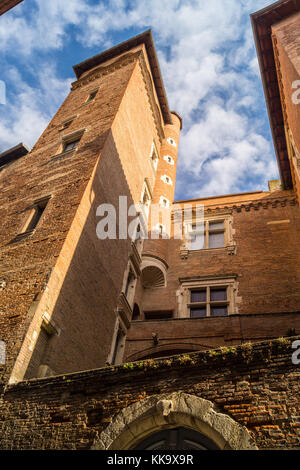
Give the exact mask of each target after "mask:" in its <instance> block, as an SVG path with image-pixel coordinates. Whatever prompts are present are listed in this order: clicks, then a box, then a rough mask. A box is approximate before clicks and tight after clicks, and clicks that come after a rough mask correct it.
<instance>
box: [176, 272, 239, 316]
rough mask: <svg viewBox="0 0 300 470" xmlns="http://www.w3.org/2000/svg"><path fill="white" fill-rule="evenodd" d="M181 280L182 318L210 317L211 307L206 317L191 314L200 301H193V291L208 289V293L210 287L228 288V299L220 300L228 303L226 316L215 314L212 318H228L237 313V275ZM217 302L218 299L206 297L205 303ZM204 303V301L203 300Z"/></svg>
mask: <svg viewBox="0 0 300 470" xmlns="http://www.w3.org/2000/svg"><path fill="white" fill-rule="evenodd" d="M180 281H181V288H180V293H179V294H180V295H179V296H178V300H179V305H178V316H179V317H180V318H190V319H191V320H202V319H204V318H208V317H210V308H208V309H207V314H206V317H200V318H192V317H191V316H190V309H191V308H193V306H194V307H197V306H198V305H200V303H197V302H191V292H192V291H197V290H204V289H206V292H207V295H208V292H210V289H218V288H219V289H223V288H225V289H226V293H227V299H226V301H220V305H221V304H225V303H226V304H227V315H224V316H219V317H218V316H214V317H210V318H215V319H218V318H220V319H221V318H226V317H228V316H230V315H234V314H236V313H237V296H236V294H237V287H238V283H237V280H236V276H235V275H229V276H224V277H221V276H215V277H210V278H209V277H208V278H200V277H199V278H192V279H188V280H180ZM208 302H209V304H215V305H216V304H217V303H218V302H217V301H211V300H210V299H208V298H206V302H205V304H206V305H207V304H208ZM201 303H202V302H201Z"/></svg>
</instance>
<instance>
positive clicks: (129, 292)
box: [122, 260, 140, 309]
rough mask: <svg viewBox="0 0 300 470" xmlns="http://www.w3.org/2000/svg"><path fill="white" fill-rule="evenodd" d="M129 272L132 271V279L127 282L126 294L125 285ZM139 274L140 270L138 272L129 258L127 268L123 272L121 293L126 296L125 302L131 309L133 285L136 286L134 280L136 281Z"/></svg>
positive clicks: (133, 292)
mask: <svg viewBox="0 0 300 470" xmlns="http://www.w3.org/2000/svg"><path fill="white" fill-rule="evenodd" d="M130 272H132V274H133V277H134V279H133V280H132V281H131V283H130V284H129V286H128V289H127V295H126V286H127V281H128V276H129V273H130ZM139 275H140V271H139V272H138V271H137V269H136V266H135V264H134V263H133V262H132V261H131V260H129V262H128V264H127V268H126V270H125V273H124V277H123V286H122V294H123V295H124V296H125V297H126V299H127V302H128V304H129V306H130V308H131V309H132V308H133V301H134V294H135V287H136V282H137V279H138V277H139Z"/></svg>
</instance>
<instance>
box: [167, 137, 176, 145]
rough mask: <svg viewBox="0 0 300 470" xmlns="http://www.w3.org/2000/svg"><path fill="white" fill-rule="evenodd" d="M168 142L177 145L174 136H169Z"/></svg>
mask: <svg viewBox="0 0 300 470" xmlns="http://www.w3.org/2000/svg"><path fill="white" fill-rule="evenodd" d="M167 142H168V144H170V145H172V147H177V144H176V142H175V139H172V137H168V138H167Z"/></svg>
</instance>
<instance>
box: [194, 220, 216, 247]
mask: <svg viewBox="0 0 300 470" xmlns="http://www.w3.org/2000/svg"><path fill="white" fill-rule="evenodd" d="M189 236H190V250H203V249H210V248H222V247H224V246H225V221H224V220H218V221H209V220H205V221H204V225H203V228H202V229H201V230H197V229H196V226H195V225H192V226H191V230H189Z"/></svg>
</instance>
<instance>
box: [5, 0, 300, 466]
mask: <svg viewBox="0 0 300 470" xmlns="http://www.w3.org/2000/svg"><path fill="white" fill-rule="evenodd" d="M299 10H300V0H281V1H279V2H276V3H275V4H273V5H271V6H269V7H267V8H266V9H264V10H262V11H259V12H257V13H255V14H253V15H252V23H253V29H254V36H255V40H256V46H257V51H258V57H259V61H260V67H261V72H262V79H263V84H264V89H265V94H266V101H267V107H268V111H269V116H270V123H271V130H272V134H273V138H274V144H275V151H276V155H277V159H278V165H279V171H280V175H281V180H280V181H271V182H269V191H265V192H264V191H259V190H257V191H252V192H245V193H239V194H227V195H219V196H214V197H205V198H197V199H192V200H191V199H189V200H181V201H175V202H174V201H173V199H174V189H175V181H176V164H177V157H178V147H179V141H180V139H179V135H180V130H181V127H182V122H181V118H180V116H178V114H177V113H176V112H175V111H170V110H169V106H168V101H167V98H166V93H165V90H164V86H163V81H162V77H161V73H160V69H159V64H158V60H157V57H156V53H155V47H154V44H153V39H152V35H151V32H150V31H146V32H145V33H143V34H141V35H139V36H136V37H134V38H132V39H130V40H128V41H126V42H124V43H122V44H119V45H118V46H116V47H114V48H112V49H109V50H107V51H105V52H103V53H101V54H99V55H96V56H95V57H92V58H90V59H88V60H86V61H85V62H82V63H80V64H78V65H76V66H75V67H74V71H75V74H76V81H75V82H74V83H73V84H72V89H71V91H70V93H69V95H68V97H67V99H66V100H65V102H64V103H63V104H62V106H61V108H60V109H59V110H58V112H57V113H56V115H55V116H54V118H53V119H52V121H51V122H50V124H49V125H48V127H47V129H46V130H45V131H44V133H43V134H42V136H41V137H40V138H39V140H38V141H37V143H36V144H35V146H34V147H33V149H32V150H31V151H28V149H27V148H26V146H24V145H23V144H19V145H17V146H15V147H13V148H12V149H9V150H6V151H4V152H3V153H2V154H1V155H0V192H1V196H2V199H1V206H0V218H1V222H2V224H1V227H2V229H1V230H0V373H1V376H0V449H8V448H9V449H11V448H13V449H101V450H107V449H109V450H129V449H130V450H141V449H147V450H157V449H160V450H169V449H170V450H174V449H176V450H177V451H178V450H186V449H189V450H203V449H224V450H225V449H226V450H227V449H234V450H241V449H251V450H254V449H258V448H259V449H279V448H280V449H296V448H298V449H299V448H300V434H299V412H298V409H299V403H298V402H299V399H298V396H299V375H300V372H299V363H300V336H297V335H299V334H300V290H299V285H300V272H299V263H300V248H299V229H300V209H299V187H300V186H299V176H300V174H299V168H300V165H299V161H300V159H299V155H300V137H299V135H300V134H299V128H300V114H299V109H300V108H299V106H300V93H299V89H300V65H299V54H298V49H299V38H300V29H299V28H300V17H299V15H300V13H299ZM298 100H299V101H298ZM233 132H234V130H233ZM185 205H188V207H189V210H188V211H185ZM199 206H200V207H201V211H202V212H201V213H202V215H203V217H202V224H201V225H200V226H199V225H198V224H197V223H196V222H197V221H196V216H197V208H198V207H199ZM154 208H155V210H156V211H157V213H156V216H153V214H152V210H150V209H154ZM124 213H125V221H126V222H128V221H130V226H131V222H134V223H135V225H134V229H133V233H132V236H131V237H128V236H127V226H126V224H124ZM127 214H128V216H129V217H128V218H127ZM182 215H184V217H181V218H180V217H179V219H180V220H182V224H181V235H182V236H181V237H177V236H175V221H176V220H177V216H182ZM127 219H129V220H127ZM131 219H132V220H131ZM145 227H146V229H145ZM142 228H143V229H145V230H144V232H146V235H147V236H145V237H144V238H140V237H139V236H138V235H139V234H140V233H141V231H143V230H142ZM108 232H110V237H108ZM152 234H153V235H154V236H152ZM111 235H113V236H111ZM144 235H145V233H144ZM3 346H5V347H6V361H5V360H3V358H5V354H4V352H5V351H4V348H3ZM186 463H187V462H186Z"/></svg>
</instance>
